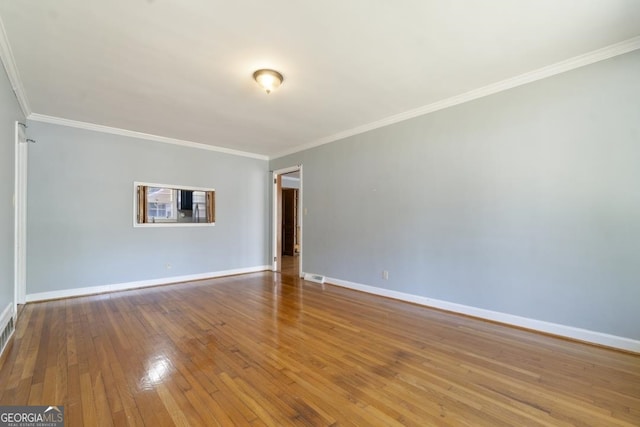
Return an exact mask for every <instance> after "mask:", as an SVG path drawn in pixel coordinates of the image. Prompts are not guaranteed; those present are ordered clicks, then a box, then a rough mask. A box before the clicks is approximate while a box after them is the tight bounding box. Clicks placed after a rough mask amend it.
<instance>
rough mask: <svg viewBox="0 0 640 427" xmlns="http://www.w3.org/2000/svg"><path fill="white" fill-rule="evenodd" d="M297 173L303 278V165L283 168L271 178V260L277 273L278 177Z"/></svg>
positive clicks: (272, 268)
mask: <svg viewBox="0 0 640 427" xmlns="http://www.w3.org/2000/svg"><path fill="white" fill-rule="evenodd" d="M296 171H300V178H299V180H300V181H299V182H300V188H298V224H299V226H300V253H299V255H298V265H299V266H300V268H299V274H300V277H302V271H301V270H302V257H303V256H304V254H303V253H304V251H303V250H302V248H303V247H304V246H303V241H302V238H303V236H304V231H303V226H302V223H303V221H304V220H303V218H302V217H303V216H304V215H303V212H304V211H303V209H302V206H303V203H304V200H303V195H304V192H303V191H302V187H303V182H304V181H303V180H302V165H301V164H300V165H297V166H289V167H287V168H282V169H277V170H275V171H273V172H272V173H271V177H272V179H273V187H272V188H273V190H272V191H271V207H272V211H271V217H272V219H273V221H272V233H271V234H272V239H271V240H272V242H271V243H272V246H271V260H272V264H271V271H276V269H277V262H276V261H275V260H274V259H273V258H274V257H275V256H277V255H276V253H277V252H278V205H277V202H278V195H277V191H278V184H277V182H276V179H277V177H278V175H283V174H286V173H291V172H296Z"/></svg>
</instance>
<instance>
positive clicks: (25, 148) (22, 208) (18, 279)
mask: <svg viewBox="0 0 640 427" xmlns="http://www.w3.org/2000/svg"><path fill="white" fill-rule="evenodd" d="M25 128H26V125H24V124H23V123H20V122H16V123H15V178H14V195H13V197H14V202H13V203H14V256H13V260H14V271H13V274H14V295H13V313H14V317H15V319H17V318H18V304H24V303H25V301H26V289H27V159H28V156H29V143H28V141H27V135H26V129H25Z"/></svg>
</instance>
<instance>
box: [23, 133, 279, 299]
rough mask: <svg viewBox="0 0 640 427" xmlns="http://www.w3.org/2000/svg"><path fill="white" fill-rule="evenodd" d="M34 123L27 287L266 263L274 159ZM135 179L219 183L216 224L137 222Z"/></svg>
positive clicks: (73, 285)
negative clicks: (145, 224) (271, 161)
mask: <svg viewBox="0 0 640 427" xmlns="http://www.w3.org/2000/svg"><path fill="white" fill-rule="evenodd" d="M29 126H30V127H29V130H30V136H31V137H32V138H34V139H36V140H37V143H36V144H34V145H32V146H30V152H29V168H28V170H29V176H28V206H29V209H28V219H27V224H28V225H27V230H28V237H27V294H33V293H40V292H49V291H55V290H64V289H72V288H80V287H88V286H99V285H109V284H115V283H125V282H132V281H139V280H151V279H158V278H163V277H173V276H182V275H191V274H200V273H207V272H217V271H223V270H229V269H237V268H247V267H255V266H262V265H267V264H268V251H269V249H268V244H269V242H268V241H267V236H268V204H269V201H268V185H269V174H268V162H267V161H266V160H259V159H252V158H247V157H239V156H233V155H229V154H223V153H219V152H213V151H204V150H199V149H194V148H187V147H181V146H176V145H170V144H163V143H158V142H153V141H146V140H139V139H135V138H129V137H124V136H117V135H110V134H104V133H99V132H93V131H88V130H82V129H75V128H70V127H66V126H59V125H52V124H46V123H40V122H30V123H29ZM134 181H142V182H153V183H161V184H175V185H185V186H197V187H212V188H215V190H216V225H215V226H214V227H183V228H179V227H170V228H134V227H133V182H134ZM167 264H170V265H171V269H167V267H166V266H167Z"/></svg>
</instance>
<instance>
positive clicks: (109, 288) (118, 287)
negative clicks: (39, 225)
mask: <svg viewBox="0 0 640 427" xmlns="http://www.w3.org/2000/svg"><path fill="white" fill-rule="evenodd" d="M267 270H270V266H268V265H258V266H255V267H246V268H236V269H232V270H223V271H215V272H210V273H200V274H189V275H186V276H173V277H162V278H160V279H151V280H141V281H136V282H125V283H115V284H112V285H102V286H90V287H86V288H75V289H62V290H59V291H51V292H40V293H36V294H29V295H27V302H35V301H45V300H51V299H59V298H71V297H78V296H83V295H94V294H102V293H106V292H117V291H125V290H128V289H139V288H146V287H149V286H159V285H169V284H172V283H179V282H189V281H193V280H204V279H214V278H216V277H224V276H233V275H236V274H247V273H256V272H259V271H267Z"/></svg>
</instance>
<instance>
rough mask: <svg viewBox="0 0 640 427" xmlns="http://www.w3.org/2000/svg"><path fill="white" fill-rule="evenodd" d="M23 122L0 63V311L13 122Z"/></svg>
mask: <svg viewBox="0 0 640 427" xmlns="http://www.w3.org/2000/svg"><path fill="white" fill-rule="evenodd" d="M16 120H19V121H23V122H24V116H23V115H22V113H21V111H20V107H19V105H18V101H17V100H16V97H15V95H14V94H13V90H12V89H11V83H9V79H8V77H7V74H6V73H5V70H4V68H3V67H1V66H0V312H2V310H4V309H5V308H6V307H7V305H8V304H10V303H13V251H14V248H13V245H14V238H13V230H14V211H13V209H14V208H13V192H14V182H15V179H14V178H15V177H14V174H15V173H14V167H15V166H14V163H15V150H14V147H15V122H16Z"/></svg>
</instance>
